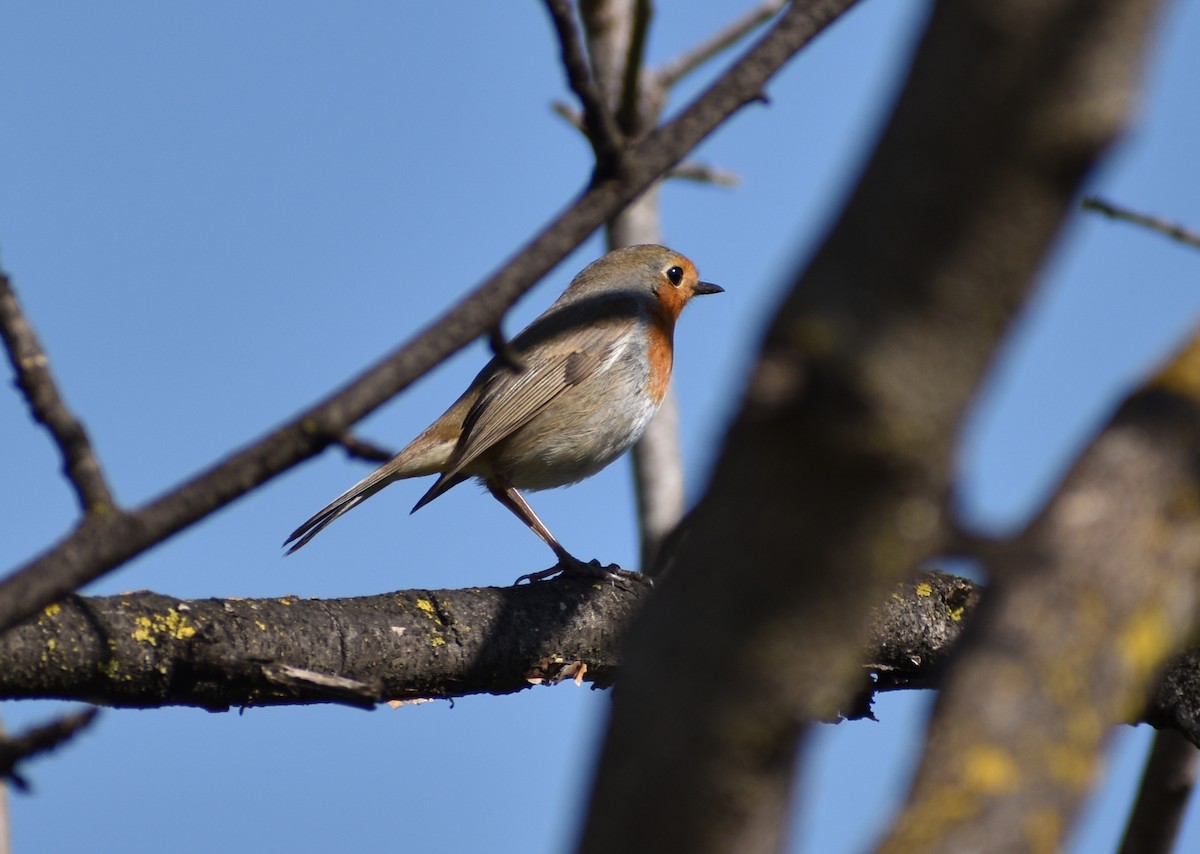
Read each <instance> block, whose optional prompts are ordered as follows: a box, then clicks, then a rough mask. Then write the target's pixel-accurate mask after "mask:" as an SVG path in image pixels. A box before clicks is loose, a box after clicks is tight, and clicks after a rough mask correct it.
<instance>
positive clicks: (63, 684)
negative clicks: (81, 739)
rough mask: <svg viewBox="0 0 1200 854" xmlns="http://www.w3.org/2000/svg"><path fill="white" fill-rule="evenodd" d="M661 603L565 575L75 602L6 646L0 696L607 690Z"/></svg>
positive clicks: (236, 702) (176, 700) (119, 702)
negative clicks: (432, 586)
mask: <svg viewBox="0 0 1200 854" xmlns="http://www.w3.org/2000/svg"><path fill="white" fill-rule="evenodd" d="M648 591H649V587H647V586H645V585H640V584H632V585H628V586H614V585H612V584H608V583H605V584H601V583H598V582H595V581H588V580H580V579H573V578H558V579H555V580H553V581H550V582H545V583H541V584H529V585H521V586H518V587H485V588H472V589H467V590H403V591H399V592H396V593H386V594H382V595H379V596H369V597H360V598H353V599H326V600H321V599H308V600H304V599H298V598H295V597H283V598H280V599H194V600H181V599H174V598H171V597H168V596H162V595H160V594H157V593H150V592H145V591H143V592H138V593H129V594H125V595H121V596H107V597H95V598H84V597H78V596H70V597H67V598H66V599H63V600H62V601H61V602H58V603H55V604H53V605H50V606H49V607H48V608H46V609H45V610H44V611H43V612H42V613H41V614H39V615H38V617H37V619H36V620H32V621H29V622H27V623H25V624H23V625H21V626H18V627H17V628H15V629H13V630H12V631H10V632H8V633H7V634H5V635H4V636H2V637H0V697H4V698H23V697H24V698H30V697H51V698H61V699H66V698H76V699H86V700H88V701H90V702H99V703H103V704H105V705H110V706H126V707H136V708H149V707H156V706H165V705H190V706H200V707H202V708H206V709H212V710H220V709H226V708H229V707H231V706H260V705H278V704H281V703H346V704H350V705H356V706H368V707H369V706H371V705H373V704H375V703H379V702H382V701H385V700H411V699H417V698H449V697H459V696H463V695H466V694H480V693H489V694H505V693H511V692H513V691H520V690H522V689H523V688H527V687H529V686H530V685H532V684H543V683H546V682H553V681H555V680H556V679H558V678H560V677H561V676H563V675H564V673H566V674H567V675H571V676H573V675H574V674H575V668H573V667H572V666H573V665H575V664H576V663H578V662H582V663H584V664H585V665H586V676H587V678H588V679H589V680H590V681H594V682H598V683H600V684H608V682H610V681H611V679H612V677H613V673H614V668H615V667H616V664H617V649H618V639H619V636H620V634H621V633H622V632H623V630H624V627H625V626H626V625H627V624H628V622H629V617H630V615H631V614H632V613H633V612H634V611H635V610H637V609H638V608H639V607H640V605H641V603H642V601H643V600H644V598H645V596H646V595H647V593H648Z"/></svg>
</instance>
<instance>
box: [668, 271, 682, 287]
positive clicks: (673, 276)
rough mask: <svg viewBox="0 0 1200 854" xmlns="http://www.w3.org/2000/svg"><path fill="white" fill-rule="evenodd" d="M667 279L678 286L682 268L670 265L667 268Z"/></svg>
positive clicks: (680, 280)
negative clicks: (669, 267) (670, 266)
mask: <svg viewBox="0 0 1200 854" xmlns="http://www.w3.org/2000/svg"><path fill="white" fill-rule="evenodd" d="M667 279H668V280H670V282H671V284H672V285H674V286H675V287H679V283H680V282H682V281H683V268H682V267H672V268H671V269H669V270H667Z"/></svg>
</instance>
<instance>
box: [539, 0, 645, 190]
mask: <svg viewBox="0 0 1200 854" xmlns="http://www.w3.org/2000/svg"><path fill="white" fill-rule="evenodd" d="M545 2H546V9H547V11H548V12H549V13H550V19H551V20H552V21H553V22H554V31H555V32H556V33H557V34H558V42H559V45H560V47H561V50H562V63H563V68H565V69H566V72H567V83H568V84H569V85H570V87H571V91H573V92H574V93H575V95H576V97H578V98H579V103H580V104H582V105H583V125H584V127H585V128H586V129H587V137H588V140H589V141H590V142H591V143H592V148H593V150H594V151H595V153H596V168H597V171H598V172H599V173H600V174H607V172H608V171H610V170H611V169H612V168H615V167H616V166H617V164H618V163H619V162H620V159H621V156H622V152H623V150H624V148H625V139H624V136H623V135H622V133H621V130H620V128H618V127H617V122H616V119H615V118H613V114H612V112H611V111H610V110H609V109H608V107H607V106H606V105H605V103H604V97H603V96H602V95H601V94H600V89H599V87H598V86H597V85H596V81H595V80H593V79H592V75H591V72H590V71H589V69H588V61H587V56H586V55H585V54H584V50H583V43H582V42H581V41H580V40H579V27H578V25H577V24H576V23H575V10H574V9H572V8H571V3H570V0H545Z"/></svg>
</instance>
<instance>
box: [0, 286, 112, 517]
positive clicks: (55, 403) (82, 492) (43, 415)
mask: <svg viewBox="0 0 1200 854" xmlns="http://www.w3.org/2000/svg"><path fill="white" fill-rule="evenodd" d="M0 338H2V339H3V340H4V349H5V350H6V351H8V358H9V361H10V362H11V363H12V366H13V373H14V374H15V375H16V380H17V388H19V389H20V390H21V393H22V394H23V395H24V396H25V400H26V402H27V403H28V404H29V410H30V412H31V413H32V414H33V417H34V420H36V421H37V422H38V423H39V424H42V425H43V426H44V427H45V428H46V430H47V431H49V433H50V437H51V438H52V439H53V440H54V444H55V445H57V446H58V450H59V453H60V454H61V455H62V460H63V472H64V473H65V474H66V476H67V480H68V481H70V483H71V486H72V487H73V488H74V490H75V497H76V499H77V500H78V501H79V507H80V510H81V511H82V512H83V513H84V515H91V514H103V513H105V512H108V511H111V510H113V509H114V508H115V502H114V500H113V496H112V492H111V491H110V490H109V488H108V484H107V483H105V481H104V474H103V472H101V470H100V463H99V462H98V461H97V460H96V455H95V452H94V451H93V450H92V444H91V442H90V441H89V440H88V435H87V431H86V430H84V428H83V425H82V424H81V423H80V422H79V420H78V419H77V418H76V417H75V416H74V415H73V414H71V411H70V410H69V409H67V405H66V403H65V402H64V401H63V399H62V395H61V394H59V391H58V385H57V384H56V383H55V382H54V376H53V374H51V373H50V363H49V362H48V361H47V359H46V354H45V352H44V351H43V350H42V345H41V342H40V341H38V338H37V335H36V334H35V333H34V331H33V327H32V326H31V325H30V323H29V321H28V320H27V319H26V317H25V313H24V312H23V311H22V310H21V304H20V302H18V301H17V295H16V293H15V292H14V291H13V289H12V283H11V282H10V281H9V279H8V274H6V273H5V272H4V271H3V270H0Z"/></svg>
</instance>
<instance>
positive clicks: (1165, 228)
mask: <svg viewBox="0 0 1200 854" xmlns="http://www.w3.org/2000/svg"><path fill="white" fill-rule="evenodd" d="M1080 206H1081V207H1082V208H1083V209H1084V210H1085V211H1095V212H1096V213H1101V214H1104V215H1105V216H1107V217H1109V218H1111V219H1120V220H1124V221H1125V222H1132V223H1134V224H1135V225H1143V226H1145V227H1146V228H1148V229H1150V230H1151V231H1157V232H1158V233H1159V234H1163V235H1166V236H1167V237H1169V238H1171V239H1172V240H1177V241H1179V242H1180V243H1183V244H1186V245H1188V246H1193V247H1195V248H1197V249H1200V232H1197V231H1192V230H1191V229H1190V228H1186V227H1185V226H1182V225H1179V224H1178V223H1175V222H1171V221H1170V220H1167V219H1163V218H1161V217H1157V216H1150V215H1149V214H1143V213H1137V212H1136V211H1132V210H1130V209H1129V208H1122V207H1118V206H1117V205H1114V204H1113V203H1112V202H1106V201H1104V200H1103V199H1098V198H1096V197H1095V196H1088V197H1087V198H1085V199H1084V200H1083V201H1082V202H1080Z"/></svg>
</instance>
